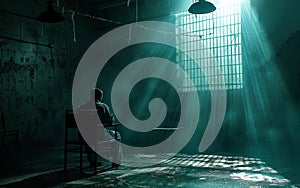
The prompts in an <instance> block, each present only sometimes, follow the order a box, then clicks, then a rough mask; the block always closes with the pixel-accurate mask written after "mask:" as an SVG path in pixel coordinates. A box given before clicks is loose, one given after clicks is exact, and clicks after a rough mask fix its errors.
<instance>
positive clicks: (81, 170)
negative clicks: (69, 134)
mask: <svg viewBox="0 0 300 188" xmlns="http://www.w3.org/2000/svg"><path fill="white" fill-rule="evenodd" d="M79 153H80V154H79V155H80V156H79V158H80V159H79V163H80V175H81V176H82V175H83V165H82V157H83V154H82V153H83V149H82V143H80V152H79Z"/></svg>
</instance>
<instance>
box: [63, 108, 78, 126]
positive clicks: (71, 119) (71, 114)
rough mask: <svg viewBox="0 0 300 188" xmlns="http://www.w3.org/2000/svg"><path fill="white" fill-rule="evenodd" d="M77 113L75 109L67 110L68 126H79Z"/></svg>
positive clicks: (66, 123)
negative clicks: (76, 118)
mask: <svg viewBox="0 0 300 188" xmlns="http://www.w3.org/2000/svg"><path fill="white" fill-rule="evenodd" d="M75 113H76V112H75V111H73V110H66V116H65V118H66V119H65V121H66V122H65V125H66V128H77V124H76V121H75V117H74V115H75Z"/></svg>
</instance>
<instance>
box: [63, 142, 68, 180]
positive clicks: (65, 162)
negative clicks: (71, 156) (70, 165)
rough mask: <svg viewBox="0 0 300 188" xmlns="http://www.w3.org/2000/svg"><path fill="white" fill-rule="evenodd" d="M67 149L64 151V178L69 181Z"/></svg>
mask: <svg viewBox="0 0 300 188" xmlns="http://www.w3.org/2000/svg"><path fill="white" fill-rule="evenodd" d="M67 157H68V156H67V148H66V146H65V149H64V177H65V179H67Z"/></svg>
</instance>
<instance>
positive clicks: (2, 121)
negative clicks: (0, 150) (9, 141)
mask: <svg viewBox="0 0 300 188" xmlns="http://www.w3.org/2000/svg"><path fill="white" fill-rule="evenodd" d="M0 116H1V117H0V124H1V130H0V131H1V132H5V131H6V126H5V119H4V114H3V112H0Z"/></svg>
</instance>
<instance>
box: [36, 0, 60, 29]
mask: <svg viewBox="0 0 300 188" xmlns="http://www.w3.org/2000/svg"><path fill="white" fill-rule="evenodd" d="M37 20H39V21H40V22H45V23H58V22H62V21H64V20H65V18H64V17H63V16H62V15H61V14H60V13H59V12H56V11H55V10H54V7H53V3H52V1H51V0H49V1H48V6H47V11H45V12H42V13H41V14H40V15H39V16H38V18H37Z"/></svg>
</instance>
